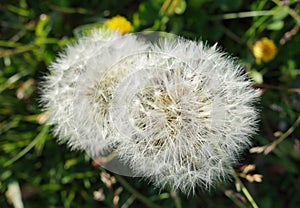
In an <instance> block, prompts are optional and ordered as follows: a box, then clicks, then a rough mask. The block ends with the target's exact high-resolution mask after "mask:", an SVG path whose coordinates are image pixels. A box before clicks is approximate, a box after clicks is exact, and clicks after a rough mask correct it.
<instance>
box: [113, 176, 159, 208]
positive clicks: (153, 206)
mask: <svg viewBox="0 0 300 208" xmlns="http://www.w3.org/2000/svg"><path fill="white" fill-rule="evenodd" d="M114 176H115V177H116V179H117V181H118V182H119V183H120V184H121V185H122V186H123V187H124V188H125V189H126V190H127V191H129V192H130V193H132V194H133V195H134V196H135V197H136V198H137V199H138V200H140V201H141V202H143V203H144V204H145V205H147V207H149V208H160V206H158V205H157V204H155V203H153V202H152V201H150V200H149V199H148V198H147V197H145V196H144V195H142V194H141V193H139V192H138V191H137V190H135V189H134V188H133V187H132V186H131V185H130V184H129V183H128V182H127V181H126V180H125V179H124V178H123V177H122V176H120V175H117V174H115V175H114Z"/></svg>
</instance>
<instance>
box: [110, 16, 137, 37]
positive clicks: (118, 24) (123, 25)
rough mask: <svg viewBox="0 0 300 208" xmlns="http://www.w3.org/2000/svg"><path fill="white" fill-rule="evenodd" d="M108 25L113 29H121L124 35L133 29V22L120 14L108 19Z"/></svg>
mask: <svg viewBox="0 0 300 208" xmlns="http://www.w3.org/2000/svg"><path fill="white" fill-rule="evenodd" d="M106 26H107V27H108V28H109V29H111V30H116V31H119V32H120V33H121V34H122V35H124V34H125V33H128V32H130V31H131V30H132V25H131V23H130V22H129V21H128V20H127V19H126V18H125V17H123V16H120V15H117V16H115V17H113V18H111V19H109V20H107V22H106Z"/></svg>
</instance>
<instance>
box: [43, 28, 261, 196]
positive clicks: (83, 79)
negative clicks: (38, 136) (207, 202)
mask: <svg viewBox="0 0 300 208" xmlns="http://www.w3.org/2000/svg"><path fill="white" fill-rule="evenodd" d="M138 37H139V36H138V35H128V34H127V35H124V36H122V35H120V34H118V33H114V32H104V31H100V32H95V33H93V34H92V36H90V37H87V38H84V39H81V40H79V42H78V43H77V44H75V45H72V46H69V47H68V48H67V49H66V50H65V52H64V53H63V54H62V55H61V56H60V57H59V58H58V59H57V61H56V62H55V63H53V64H52V66H51V67H50V71H51V74H50V75H49V76H47V77H46V81H45V84H44V89H43V92H44V94H43V98H42V99H43V102H44V106H45V108H46V109H47V110H49V111H50V120H49V123H50V124H54V125H55V128H54V131H55V132H56V134H57V135H58V136H59V138H60V140H61V141H65V142H67V143H68V145H69V146H70V147H72V148H74V149H80V150H85V151H87V152H88V154H89V155H90V156H91V157H97V156H99V155H105V154H106V153H109V152H112V151H116V152H118V159H119V160H120V162H121V163H122V164H123V165H125V166H128V167H129V168H130V170H131V171H132V172H131V173H130V174H131V175H132V176H143V177H147V178H149V179H150V180H151V181H152V182H153V183H154V184H156V185H157V186H158V187H160V188H166V187H170V188H172V189H173V190H181V191H182V192H185V193H191V192H194V191H195V189H196V187H198V186H200V187H202V188H204V189H209V188H210V187H211V186H213V185H215V184H216V183H218V182H220V181H222V180H224V179H226V178H227V177H228V175H229V168H230V166H231V165H233V164H235V163H236V162H237V161H238V159H239V155H240V154H241V153H242V152H243V151H244V150H245V149H246V148H247V147H248V146H249V145H250V136H251V135H252V134H253V133H254V132H255V129H256V128H255V126H256V117H257V112H256V110H255V108H254V107H253V104H254V101H255V100H256V96H257V92H256V91H255V90H253V89H252V88H251V83H252V82H251V81H250V80H248V79H247V77H246V75H245V74H243V70H242V67H241V66H239V65H238V64H237V63H236V62H235V60H233V59H232V58H230V57H228V56H227V55H226V54H225V53H223V52H221V51H220V50H219V49H218V47H217V46H216V45H215V46H213V47H208V46H206V44H204V43H203V42H194V41H188V40H185V39H183V38H178V37H176V38H174V37H173V38H170V37H161V38H159V39H158V40H157V41H154V42H153V41H152V42H151V41H147V40H144V39H140V38H138ZM86 53H88V54H86ZM110 170H111V171H113V172H117V173H118V167H117V168H116V169H110Z"/></svg>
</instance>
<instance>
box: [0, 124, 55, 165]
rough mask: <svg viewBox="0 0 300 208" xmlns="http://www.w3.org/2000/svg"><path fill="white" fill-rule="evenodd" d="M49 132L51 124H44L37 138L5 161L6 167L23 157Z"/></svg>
mask: <svg viewBox="0 0 300 208" xmlns="http://www.w3.org/2000/svg"><path fill="white" fill-rule="evenodd" d="M48 132H49V126H48V125H44V126H43V128H42V130H41V131H40V133H39V134H38V135H37V136H36V137H35V139H34V140H33V141H32V142H31V143H29V144H28V145H27V146H26V147H25V148H24V149H23V150H22V151H21V152H19V153H18V154H17V155H16V156H15V157H13V158H12V159H10V160H9V161H7V162H6V163H4V165H3V166H4V167H7V166H10V165H11V164H13V163H14V162H16V161H17V160H18V159H20V158H21V157H23V156H24V155H25V154H26V153H27V152H29V151H30V150H31V149H32V148H33V147H34V146H36V145H37V144H38V142H40V140H41V139H44V138H45V136H46V135H47V133H48Z"/></svg>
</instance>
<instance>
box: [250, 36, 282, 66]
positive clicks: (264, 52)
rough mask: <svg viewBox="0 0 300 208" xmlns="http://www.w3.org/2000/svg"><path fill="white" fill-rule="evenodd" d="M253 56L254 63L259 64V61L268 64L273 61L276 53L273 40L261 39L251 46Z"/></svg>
mask: <svg viewBox="0 0 300 208" xmlns="http://www.w3.org/2000/svg"><path fill="white" fill-rule="evenodd" d="M252 49H253V55H254V56H255V58H256V63H257V64H261V61H264V62H268V61H271V60H272V59H274V57H275V55H276V53H277V47H276V45H275V43H274V42H273V40H270V39H268V38H262V39H260V40H258V41H256V43H255V44H254V45H253V48H252Z"/></svg>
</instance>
